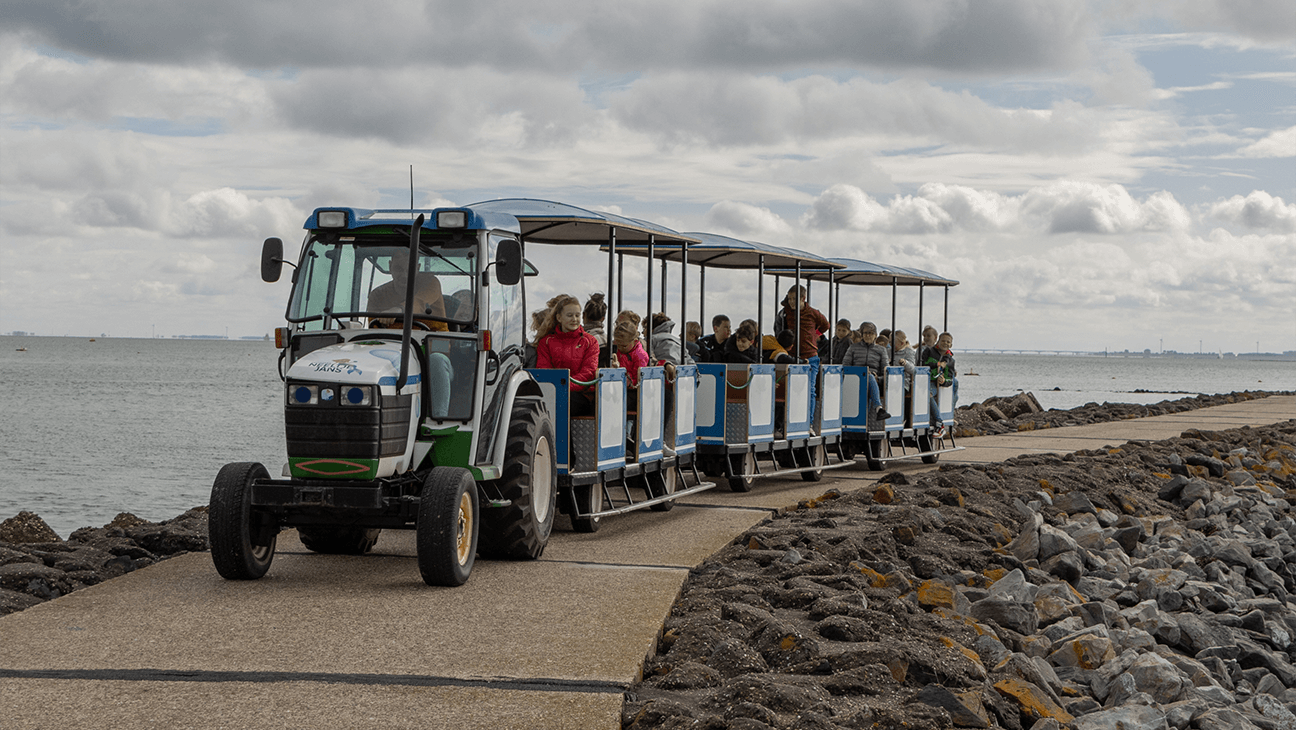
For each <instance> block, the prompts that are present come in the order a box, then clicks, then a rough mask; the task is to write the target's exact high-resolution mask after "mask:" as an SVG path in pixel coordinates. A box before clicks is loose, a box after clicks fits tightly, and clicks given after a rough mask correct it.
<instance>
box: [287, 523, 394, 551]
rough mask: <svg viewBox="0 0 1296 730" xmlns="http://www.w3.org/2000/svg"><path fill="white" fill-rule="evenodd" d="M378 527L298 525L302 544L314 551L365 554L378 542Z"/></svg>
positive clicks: (379, 532) (298, 535)
mask: <svg viewBox="0 0 1296 730" xmlns="http://www.w3.org/2000/svg"><path fill="white" fill-rule="evenodd" d="M381 533H382V530H381V529H378V528H365V527H356V526H355V525H323V526H318V527H298V528H297V537H298V538H299V539H300V540H301V543H302V545H304V546H305V547H306V549H307V550H310V551H311V552H314V553H323V554H324V555H364V554H365V553H367V552H369V551H370V550H372V549H373V546H374V543H376V542H378V535H380V534H381Z"/></svg>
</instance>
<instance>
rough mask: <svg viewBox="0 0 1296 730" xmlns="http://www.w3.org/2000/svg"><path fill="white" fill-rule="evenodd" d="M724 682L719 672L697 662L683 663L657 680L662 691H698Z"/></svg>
mask: <svg viewBox="0 0 1296 730" xmlns="http://www.w3.org/2000/svg"><path fill="white" fill-rule="evenodd" d="M723 681H724V677H723V676H722V675H721V674H720V672H718V671H716V670H715V669H712V668H711V667H708V666H705V665H703V664H698V663H697V662H684V663H683V664H680V665H679V666H677V667H675V668H673V669H672V670H671V671H670V672H668V673H667V674H666V675H665V676H663V677H660V678H658V679H657V686H658V687H661V688H662V689H684V690H687V689H699V688H702V687H718V686H720V684H722V683H723Z"/></svg>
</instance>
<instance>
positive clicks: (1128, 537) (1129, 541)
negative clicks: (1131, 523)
mask: <svg viewBox="0 0 1296 730" xmlns="http://www.w3.org/2000/svg"><path fill="white" fill-rule="evenodd" d="M1142 537H1143V528H1142V527H1122V528H1120V529H1118V530H1116V531H1115V532H1113V533H1112V539H1113V540H1115V541H1116V544H1118V545H1120V547H1121V549H1122V550H1124V551H1125V554H1126V555H1133V554H1134V550H1135V549H1136V548H1138V544H1139V540H1140V539H1141V538H1142Z"/></svg>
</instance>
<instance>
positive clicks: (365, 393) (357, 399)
mask: <svg viewBox="0 0 1296 730" xmlns="http://www.w3.org/2000/svg"><path fill="white" fill-rule="evenodd" d="M340 390H341V392H340V393H339V397H338V405H343V406H368V405H373V388H371V387H369V386H365V385H344V386H342V388H341V389H340Z"/></svg>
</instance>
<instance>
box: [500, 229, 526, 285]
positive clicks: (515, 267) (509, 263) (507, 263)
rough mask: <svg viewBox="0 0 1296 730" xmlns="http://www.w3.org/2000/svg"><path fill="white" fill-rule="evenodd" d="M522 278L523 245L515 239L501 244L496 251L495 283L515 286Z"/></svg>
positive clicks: (506, 240)
mask: <svg viewBox="0 0 1296 730" xmlns="http://www.w3.org/2000/svg"><path fill="white" fill-rule="evenodd" d="M521 278H522V244H520V243H518V242H517V241H514V240H513V239H511V238H510V239H505V240H503V241H500V242H499V246H498V247H497V248H496V249H495V281H498V282H499V283H501V284H503V285H504V286H513V285H514V284H516V283H518V281H519V280H521Z"/></svg>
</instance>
